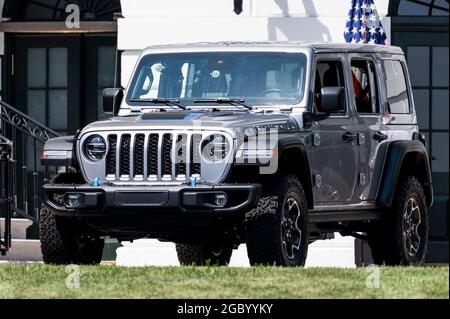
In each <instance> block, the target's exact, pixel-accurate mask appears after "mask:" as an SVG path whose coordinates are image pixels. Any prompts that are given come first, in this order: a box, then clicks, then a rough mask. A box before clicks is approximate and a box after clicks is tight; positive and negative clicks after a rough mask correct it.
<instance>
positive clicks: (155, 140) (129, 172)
mask: <svg viewBox="0 0 450 319" xmlns="http://www.w3.org/2000/svg"><path fill="white" fill-rule="evenodd" d="M106 140H107V142H108V153H107V154H106V159H105V175H106V180H108V181H116V182H119V181H151V182H171V181H172V182H176V181H178V182H183V181H188V180H189V179H190V177H197V178H200V174H201V164H200V163H201V162H200V161H201V159H200V154H199V145H200V142H201V140H202V135H201V134H199V133H197V134H196V133H123V134H108V137H107V139H106ZM172 159H174V160H172Z"/></svg>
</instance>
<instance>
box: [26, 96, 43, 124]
mask: <svg viewBox="0 0 450 319" xmlns="http://www.w3.org/2000/svg"><path fill="white" fill-rule="evenodd" d="M27 110H28V115H29V116H30V117H31V118H33V119H35V120H36V121H38V122H40V123H44V124H45V123H46V120H45V91H44V90H28V93H27Z"/></svg>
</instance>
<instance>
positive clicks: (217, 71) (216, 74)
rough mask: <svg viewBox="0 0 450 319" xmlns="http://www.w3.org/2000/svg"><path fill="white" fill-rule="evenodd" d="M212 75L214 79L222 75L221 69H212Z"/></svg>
mask: <svg viewBox="0 0 450 319" xmlns="http://www.w3.org/2000/svg"><path fill="white" fill-rule="evenodd" d="M211 76H212V77H213V78H214V79H217V78H218V77H219V76H220V71H219V70H214V71H212V72H211Z"/></svg>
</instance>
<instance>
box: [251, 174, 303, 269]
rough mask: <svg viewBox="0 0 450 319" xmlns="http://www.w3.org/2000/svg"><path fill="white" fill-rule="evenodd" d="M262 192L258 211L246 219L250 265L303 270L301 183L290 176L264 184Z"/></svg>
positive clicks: (278, 177) (280, 177)
mask: <svg viewBox="0 0 450 319" xmlns="http://www.w3.org/2000/svg"><path fill="white" fill-rule="evenodd" d="M262 192H263V194H262V198H261V199H260V201H259V202H258V205H257V207H256V208H255V209H253V210H252V211H250V212H249V213H248V214H247V215H246V232H247V251H248V257H249V260H250V264H251V265H258V264H263V265H279V266H303V265H304V264H305V261H306V256H307V252H308V243H309V221H308V208H307V202H306V196H305V192H304V191H303V187H302V185H301V183H300V182H299V180H298V179H297V178H296V177H295V176H293V175H283V176H277V177H275V178H274V179H271V180H268V181H267V182H265V183H263V185H262Z"/></svg>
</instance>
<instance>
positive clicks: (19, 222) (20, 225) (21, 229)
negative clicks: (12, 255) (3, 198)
mask: <svg viewBox="0 0 450 319" xmlns="http://www.w3.org/2000/svg"><path fill="white" fill-rule="evenodd" d="M31 225H33V222H32V221H31V220H28V219H25V218H12V219H11V236H12V238H13V239H26V238H27V228H28V227H30V226H31ZM0 230H1V231H2V232H1V236H2V238H3V234H4V232H5V219H4V218H0Z"/></svg>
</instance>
